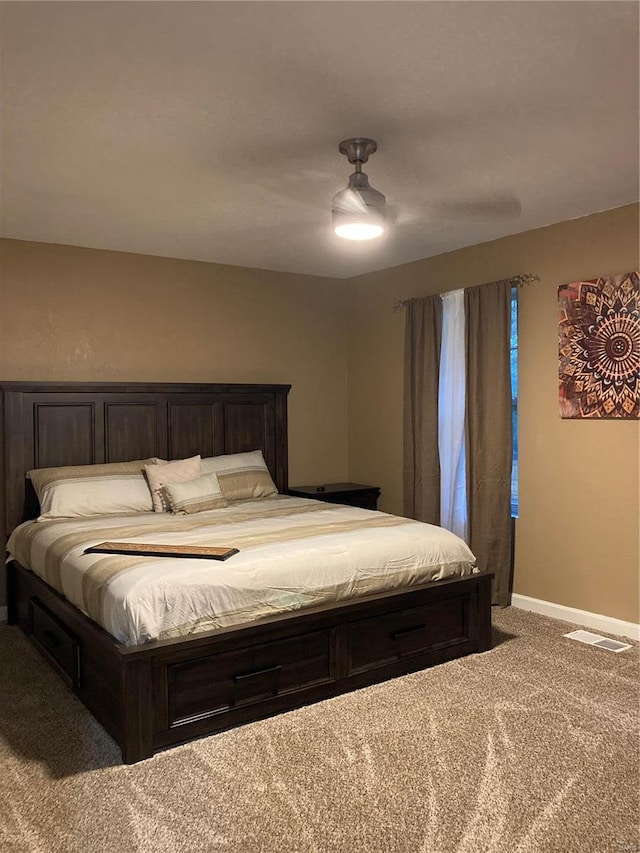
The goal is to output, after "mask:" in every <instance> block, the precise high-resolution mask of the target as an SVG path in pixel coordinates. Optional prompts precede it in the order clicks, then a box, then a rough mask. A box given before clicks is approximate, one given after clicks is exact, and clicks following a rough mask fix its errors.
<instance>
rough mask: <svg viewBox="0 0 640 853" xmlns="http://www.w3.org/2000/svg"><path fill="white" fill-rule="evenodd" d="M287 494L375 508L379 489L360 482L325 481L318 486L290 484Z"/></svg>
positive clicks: (332, 502)
mask: <svg viewBox="0 0 640 853" xmlns="http://www.w3.org/2000/svg"><path fill="white" fill-rule="evenodd" d="M289 494H290V495H293V497H295V498H314V499H315V500H317V501H326V502H327V503H330V504H347V506H359V507H362V509H377V505H378V498H379V497H380V489H379V488H378V487H377V486H365V485H363V484H362V483H326V484H325V485H318V486H292V487H291V488H290V489H289Z"/></svg>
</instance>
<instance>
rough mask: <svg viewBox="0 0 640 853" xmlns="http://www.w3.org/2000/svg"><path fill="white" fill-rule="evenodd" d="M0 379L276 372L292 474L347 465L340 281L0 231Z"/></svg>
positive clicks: (239, 376)
mask: <svg viewBox="0 0 640 853" xmlns="http://www.w3.org/2000/svg"><path fill="white" fill-rule="evenodd" d="M0 286H1V288H2V289H1V290H0V379H4V380H17V379H24V380H29V379H31V380H51V379H57V380H92V381H109V380H112V381H117V380H126V381H149V382H154V381H165V382H286V383H291V385H292V386H293V387H292V390H291V393H290V395H289V433H290V454H289V479H290V482H291V483H292V484H302V483H307V482H315V481H318V482H321V481H322V480H327V481H328V480H331V479H336V480H341V479H346V476H347V467H348V460H347V376H346V362H347V301H346V299H347V297H346V292H345V291H346V288H345V286H344V283H343V282H337V281H334V280H332V279H325V278H315V277H311V276H298V275H290V274H286V273H275V272H264V271H261V270H250V269H244V268H241V267H228V266H220V265H217V264H206V263H198V262H195V261H182V260H173V259H170V258H156V257H149V256H145V255H132V254H125V253H121V252H104V251H98V250H93V249H79V248H75V247H71V246H54V245H49V244H44V243H27V242H21V241H18V240H4V241H2V282H1V285H0Z"/></svg>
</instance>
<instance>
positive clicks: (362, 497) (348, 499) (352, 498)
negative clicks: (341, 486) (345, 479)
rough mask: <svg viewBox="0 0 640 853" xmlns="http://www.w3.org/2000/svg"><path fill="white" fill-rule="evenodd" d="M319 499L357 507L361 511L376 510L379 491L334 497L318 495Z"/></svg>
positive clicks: (345, 493) (335, 495)
mask: <svg viewBox="0 0 640 853" xmlns="http://www.w3.org/2000/svg"><path fill="white" fill-rule="evenodd" d="M317 498H318V499H319V500H322V501H327V502H328V503H332V504H344V505H345V506H357V507H360V508H361V509H376V507H377V505H378V490H377V489H375V490H367V491H364V490H363V491H359V492H338V493H336V494H333V495H327V496H324V495H318V496H317Z"/></svg>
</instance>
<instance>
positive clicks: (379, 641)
mask: <svg viewBox="0 0 640 853" xmlns="http://www.w3.org/2000/svg"><path fill="white" fill-rule="evenodd" d="M289 387H290V386H288V385H204V384H141V383H128V384H124V383H98V384H95V383H91V384H88V383H53V382H49V383H33V382H27V383H20V382H5V383H0V390H1V393H2V397H1V405H2V412H1V419H0V423H1V429H2V435H1V439H2V446H3V453H2V459H1V460H0V465H1V466H2V472H1V474H2V476H1V478H0V483H1V489H0V501H1V505H0V507H1V510H2V518H3V520H4V533H5V534H6V535H8V533H9V532H10V531H11V530H12V529H13V528H14V527H15V526H16V525H17V524H18V523H20V522H21V521H23V520H24V519H26V518H33V517H35V516H36V515H37V513H38V506H37V500H36V499H35V495H34V494H33V491H32V489H31V488H30V482H29V481H27V480H25V473H26V471H28V470H29V469H31V468H37V467H40V468H44V467H50V466H58V465H84V464H88V463H99V462H109V461H126V460H129V459H142V458H145V457H149V456H160V457H162V458H165V459H177V458H183V457H186V456H192V455H194V454H196V453H200V454H201V455H202V456H213V455H218V454H223V453H239V452H242V451H246V450H255V449H257V448H259V449H261V450H262V451H263V453H264V456H265V460H266V462H267V465H268V466H269V469H270V471H271V474H272V476H273V478H274V481H275V483H276V485H277V486H278V489H279V491H281V492H286V490H287V485H288V483H287V455H288V451H287V394H288V392H289ZM7 588H8V605H9V607H8V613H9V622H10V623H11V624H15V625H18V626H20V628H21V629H22V630H23V631H24V633H25V634H26V635H27V636H28V637H29V638H30V639H31V640H32V641H33V643H34V644H35V645H36V646H37V647H38V649H39V650H40V651H41V652H42V654H43V655H44V656H45V657H46V658H47V660H49V662H50V663H51V664H52V665H53V666H54V667H55V669H56V670H57V671H58V672H59V674H60V675H61V676H62V677H63V678H64V679H65V681H66V682H67V684H68V685H69V687H70V688H71V689H72V690H73V692H74V693H75V694H76V695H77V696H78V697H79V698H80V699H81V700H82V702H84V704H85V705H86V706H87V708H89V710H90V711H91V712H92V713H93V714H94V715H95V717H96V718H97V719H98V720H99V721H100V723H101V724H102V725H103V726H104V728H105V729H106V730H107V731H108V732H109V733H110V734H111V736H112V737H113V738H114V739H115V740H116V742H117V743H118V745H119V746H120V748H121V750H122V757H123V759H124V761H125V762H126V763H133V762H136V761H140V760H141V759H144V758H148V757H150V756H152V755H153V754H154V752H156V751H158V750H160V749H163V748H165V747H169V746H172V745H175V744H179V743H183V742H185V741H188V740H191V739H193V738H195V737H199V736H201V735H205V734H210V733H212V732H217V731H221V730H223V729H226V728H229V727H232V726H236V725H239V724H241V723H246V722H250V721H253V720H257V719H260V718H263V717H266V716H270V715H272V714H276V713H279V712H281V711H285V710H289V709H292V708H295V707H299V706H301V705H305V704H309V703H311V702H316V701H318V700H320V699H325V698H327V697H330V696H334V695H337V694H339V693H344V692H346V691H349V690H353V689H355V688H359V687H364V686H366V685H368V684H373V683H376V682H379V681H383V680H385V679H388V678H392V677H394V676H398V675H402V674H404V673H407V672H411V671H414V670H418V669H424V668H425V667H429V666H432V665H434V664H437V663H441V662H443V661H447V660H451V659H453V658H457V657H461V656H462V655H467V654H470V653H472V652H480V651H484V650H486V649H489V648H490V642H491V640H490V636H491V624H490V623H491V605H490V600H491V575H490V574H479V575H472V576H471V577H467V578H463V579H457V580H446V581H437V582H435V583H429V584H424V585H421V586H415V587H412V588H411V589H409V590H405V591H403V592H391V593H383V594H378V595H369V596H367V597H364V598H360V599H358V600H352V601H347V602H341V603H339V604H334V605H332V606H323V607H315V608H312V609H305V610H302V611H299V612H297V613H295V614H287V615H283V616H278V617H274V618H270V619H265V620H261V621H260V622H255V623H251V624H247V625H241V626H239V627H234V628H227V629H222V630H217V631H210V632H206V633H200V634H194V635H191V636H189V637H186V638H180V639H176V640H163V641H159V642H152V643H147V644H145V645H142V646H136V647H125V646H123V645H121V644H120V643H118V642H117V641H116V640H114V639H113V637H111V636H110V635H109V634H108V633H107V632H106V631H104V630H103V629H102V628H100V627H99V626H98V625H97V624H96V623H94V622H93V621H92V620H90V619H89V618H87V617H86V616H85V615H84V614H83V613H82V612H81V611H80V610H78V609H77V608H76V607H74V606H73V605H72V604H70V603H69V602H68V601H67V600H66V599H65V598H63V597H62V596H61V595H59V594H58V593H57V592H56V591H55V590H53V589H52V588H51V587H49V586H48V585H47V584H46V583H44V582H43V581H42V580H41V579H40V578H39V577H37V576H36V575H35V574H34V573H33V572H31V571H30V570H29V568H28V567H26V566H25V567H23V566H20V565H18V563H16V562H15V561H12V562H10V563H9V564H8V566H7Z"/></svg>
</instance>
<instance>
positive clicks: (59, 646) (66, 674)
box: [29, 598, 80, 687]
mask: <svg viewBox="0 0 640 853" xmlns="http://www.w3.org/2000/svg"><path fill="white" fill-rule="evenodd" d="M29 614H30V619H29V621H30V624H31V637H32V639H33V640H35V642H36V644H37V645H38V646H39V648H40V650H41V651H42V652H44V654H45V655H46V657H47V658H48V659H49V660H50V661H51V662H52V663H53V664H54V666H55V667H56V669H58V670H59V671H60V673H61V675H62V676H63V678H64V679H65V681H67V683H68V684H71V686H72V687H77V686H78V684H79V680H80V665H79V664H80V658H79V646H78V641H77V639H76V637H75V636H74V635H73V634H72V633H71V632H70V631H69V629H68V628H67V627H66V626H65V625H63V624H62V622H60V621H59V620H58V619H57V618H56V617H55V616H54V615H53V613H51V611H49V610H48V609H47V608H46V607H45V606H44V604H42V603H41V602H40V601H39V600H38V599H37V598H31V599H30V600H29Z"/></svg>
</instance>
